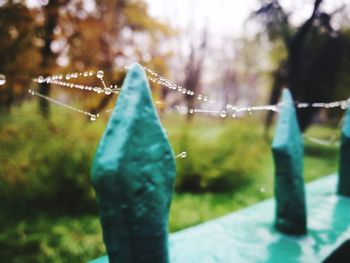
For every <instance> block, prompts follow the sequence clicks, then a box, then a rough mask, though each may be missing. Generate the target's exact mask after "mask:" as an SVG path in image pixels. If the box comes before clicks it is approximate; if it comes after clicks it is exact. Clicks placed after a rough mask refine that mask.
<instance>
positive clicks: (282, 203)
mask: <svg viewBox="0 0 350 263" xmlns="http://www.w3.org/2000/svg"><path fill="white" fill-rule="evenodd" d="M272 152H273V157H274V163H275V198H276V218H275V227H276V229H277V230H278V231H280V232H282V233H285V234H290V235H304V234H306V232H307V221H306V204H305V189H304V180H303V154H304V153H303V152H304V150H303V141H302V136H301V132H300V129H299V125H298V121H297V117H296V111H295V107H294V102H293V99H292V96H291V94H290V92H289V90H287V89H284V90H283V93H282V101H281V111H280V113H279V118H278V122H277V128H276V132H275V136H274V139H273V143H272Z"/></svg>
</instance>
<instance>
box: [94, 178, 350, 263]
mask: <svg viewBox="0 0 350 263" xmlns="http://www.w3.org/2000/svg"><path fill="white" fill-rule="evenodd" d="M336 183H337V175H332V176H327V177H324V178H322V179H319V180H317V181H315V182H313V183H311V184H308V185H307V187H306V189H307V191H306V193H307V209H308V212H309V224H308V235H307V236H303V237H299V238H298V237H291V236H287V235H284V234H280V233H279V232H277V231H276V230H275V229H274V227H273V224H272V223H271V222H273V219H274V211H275V201H274V200H273V199H269V200H266V201H264V202H261V203H258V204H256V205H253V206H250V207H248V208H246V209H243V210H240V211H238V212H236V213H232V214H229V215H227V216H225V217H222V218H219V219H217V220H213V221H209V222H207V223H204V224H201V225H198V226H195V227H192V228H188V229H185V230H183V231H180V232H178V233H175V234H172V235H171V236H170V244H169V246H170V257H171V261H170V262H171V263H245V262H247V263H254V262H270V263H280V262H283V263H294V262H295V263H296V262H307V263H313V262H317V263H319V262H322V260H323V259H325V258H326V257H327V256H328V255H329V254H330V253H331V252H332V251H334V250H335V249H336V248H337V247H338V246H339V245H341V244H342V243H343V242H344V241H345V240H346V239H349V237H350V199H349V198H346V197H340V196H336V195H335V189H336ZM93 262H94V263H107V262H108V259H107V257H102V258H99V259H97V260H96V261H93Z"/></svg>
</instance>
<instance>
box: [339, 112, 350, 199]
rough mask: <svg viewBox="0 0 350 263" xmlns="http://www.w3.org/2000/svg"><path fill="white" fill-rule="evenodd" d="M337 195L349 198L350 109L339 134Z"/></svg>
mask: <svg viewBox="0 0 350 263" xmlns="http://www.w3.org/2000/svg"><path fill="white" fill-rule="evenodd" d="M338 194H339V195H343V196H347V197H350V108H348V109H347V110H346V115H345V119H344V124H343V127H342V132H341V144H340V160H339V182H338Z"/></svg>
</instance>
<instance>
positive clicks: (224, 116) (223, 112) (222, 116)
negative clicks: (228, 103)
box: [220, 110, 227, 118]
mask: <svg viewBox="0 0 350 263" xmlns="http://www.w3.org/2000/svg"><path fill="white" fill-rule="evenodd" d="M226 116H227V112H226V111H224V110H223V111H221V112H220V117H221V118H226Z"/></svg>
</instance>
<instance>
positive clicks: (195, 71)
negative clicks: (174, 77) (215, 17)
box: [184, 28, 208, 121]
mask: <svg viewBox="0 0 350 263" xmlns="http://www.w3.org/2000/svg"><path fill="white" fill-rule="evenodd" d="M207 33H208V32H207V29H206V28H204V30H203V35H202V39H201V43H200V46H199V48H197V49H196V48H195V44H194V43H193V42H192V43H191V44H190V48H191V51H190V55H189V57H188V61H187V65H186V68H185V80H184V87H186V88H187V89H190V90H191V91H193V92H194V93H195V94H197V93H199V92H200V80H201V76H202V70H203V66H204V59H205V57H206V51H207V41H208V37H207ZM185 98H186V101H187V108H188V109H193V108H194V106H195V105H194V103H195V98H196V97H195V96H190V95H187V94H186V95H185ZM192 116H193V114H192V113H190V111H188V113H187V120H188V121H190V120H191V119H192Z"/></svg>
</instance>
